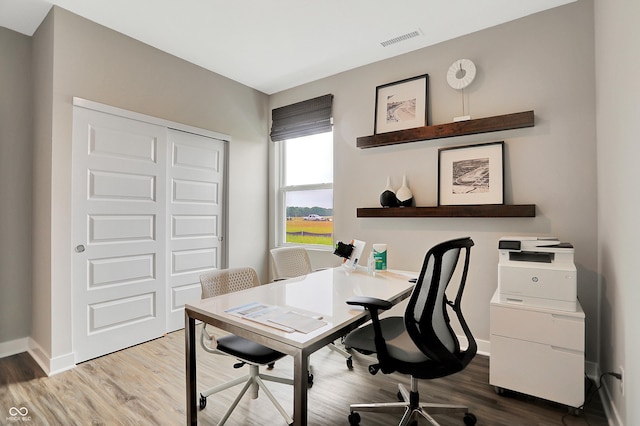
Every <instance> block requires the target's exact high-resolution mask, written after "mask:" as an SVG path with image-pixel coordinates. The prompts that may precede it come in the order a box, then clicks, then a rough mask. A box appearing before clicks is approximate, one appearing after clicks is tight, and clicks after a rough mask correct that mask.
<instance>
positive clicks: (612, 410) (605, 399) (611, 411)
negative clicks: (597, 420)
mask: <svg viewBox="0 0 640 426" xmlns="http://www.w3.org/2000/svg"><path fill="white" fill-rule="evenodd" d="M589 364H591V365H589ZM587 365H589V366H588V368H590V373H587V374H588V376H589V377H590V378H591V379H592V380H593V381H594V383H595V384H596V386H598V385H599V383H598V380H599V379H600V375H601V374H602V370H600V365H598V364H597V363H595V362H587ZM587 371H589V370H587ZM598 396H599V397H600V400H601V401H602V408H603V409H604V414H605V416H606V417H607V423H608V424H609V426H624V422H623V421H622V419H621V418H620V413H618V410H617V409H616V406H615V404H614V403H613V398H612V397H611V392H610V391H609V387H608V386H607V382H604V383H603V384H602V387H601V388H600V392H598Z"/></svg>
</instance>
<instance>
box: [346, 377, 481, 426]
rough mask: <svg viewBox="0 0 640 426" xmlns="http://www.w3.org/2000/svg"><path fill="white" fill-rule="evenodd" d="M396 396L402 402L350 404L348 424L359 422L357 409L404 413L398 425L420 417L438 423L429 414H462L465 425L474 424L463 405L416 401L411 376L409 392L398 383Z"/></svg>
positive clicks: (415, 381)
mask: <svg viewBox="0 0 640 426" xmlns="http://www.w3.org/2000/svg"><path fill="white" fill-rule="evenodd" d="M398 397H399V398H400V397H401V398H402V399H403V400H404V402H386V403H371V404H351V405H350V406H349V408H350V409H351V414H350V415H349V424H350V425H357V424H359V423H360V415H359V414H358V411H368V412H378V413H404V414H403V415H402V418H401V419H400V423H398V426H408V425H410V424H411V423H412V422H414V421H418V419H419V418H420V417H422V418H423V419H425V420H427V421H428V422H429V423H430V424H432V425H434V426H438V425H439V423H438V422H437V421H436V420H435V419H434V418H433V417H431V414H452V413H461V414H464V424H465V425H475V424H476V417H475V416H474V415H473V414H471V413H469V409H468V408H467V407H465V406H463V405H450V404H435V403H420V402H418V380H417V379H414V378H411V393H409V392H407V389H406V388H405V387H404V386H403V385H401V384H399V385H398Z"/></svg>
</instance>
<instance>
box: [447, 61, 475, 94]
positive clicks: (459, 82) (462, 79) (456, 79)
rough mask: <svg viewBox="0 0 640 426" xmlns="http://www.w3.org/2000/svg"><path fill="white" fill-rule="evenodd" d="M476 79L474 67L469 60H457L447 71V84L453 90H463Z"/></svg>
mask: <svg viewBox="0 0 640 426" xmlns="http://www.w3.org/2000/svg"><path fill="white" fill-rule="evenodd" d="M475 77H476V66H475V65H474V64H473V62H471V61H470V60H469V59H458V60H457V61H455V62H454V63H453V64H451V66H450V67H449V71H447V83H449V86H451V87H453V88H454V89H464V88H465V87H467V86H468V85H470V84H471V82H472V81H473V79H474V78H475Z"/></svg>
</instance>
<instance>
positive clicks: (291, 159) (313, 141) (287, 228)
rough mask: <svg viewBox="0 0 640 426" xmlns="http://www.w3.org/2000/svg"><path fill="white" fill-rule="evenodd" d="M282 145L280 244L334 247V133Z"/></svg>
mask: <svg viewBox="0 0 640 426" xmlns="http://www.w3.org/2000/svg"><path fill="white" fill-rule="evenodd" d="M278 144H279V145H280V162H279V163H280V185H279V196H278V199H279V202H278V205H279V209H278V210H279V211H278V212H277V214H276V217H277V220H278V222H279V226H276V229H278V230H279V234H280V235H278V237H277V240H278V244H279V245H282V244H311V245H321V246H333V132H325V133H320V134H315V135H311V136H302V137H299V138H292V139H287V140H284V141H280V142H278Z"/></svg>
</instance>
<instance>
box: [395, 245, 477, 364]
mask: <svg viewBox="0 0 640 426" xmlns="http://www.w3.org/2000/svg"><path fill="white" fill-rule="evenodd" d="M473 245H474V243H473V240H472V239H471V238H468V237H466V238H459V239H455V240H450V241H445V242H443V243H440V244H438V245H436V246H434V247H432V248H431V249H430V250H429V251H428V252H427V254H426V256H425V259H424V263H423V265H422V270H421V271H420V277H419V278H418V280H417V282H416V286H415V288H414V290H413V293H412V294H411V297H410V299H409V303H408V305H407V309H406V311H405V316H404V321H405V326H406V328H407V332H408V333H409V336H410V337H411V339H412V340H413V342H414V343H415V344H416V346H417V347H418V348H420V350H421V351H422V352H423V353H424V354H425V355H427V356H428V357H429V358H431V359H433V360H436V361H438V362H440V363H442V364H443V365H444V366H443V372H444V371H449V372H450V371H452V370H453V371H456V370H461V369H462V368H464V367H465V366H466V365H467V364H468V363H469V362H470V361H471V359H472V358H473V357H474V356H475V354H476V351H477V345H476V342H475V339H474V338H473V335H472V334H471V331H470V329H469V327H468V326H467V323H466V321H465V319H464V317H463V315H462V310H461V308H460V304H461V302H462V293H463V291H464V287H465V283H466V280H467V272H468V270H469V255H470V253H471V247H472V246H473ZM462 251H464V264H463V267H462V271H461V278H460V284H459V286H458V290H457V293H456V298H455V300H453V301H449V300H448V299H447V295H446V293H445V291H446V289H447V286H448V285H449V283H450V281H451V278H452V277H453V275H454V272H455V270H456V268H457V266H458V264H459V263H460V262H459V260H460V253H461V252H462ZM448 309H451V310H452V311H453V312H454V313H455V315H456V317H457V320H458V322H459V324H460V326H461V327H462V329H463V331H464V333H465V336H466V338H467V340H468V347H467V349H466V350H465V351H462V352H461V351H460V342H459V341H458V338H457V336H456V334H455V332H454V331H453V329H452V328H451V325H450V320H449V313H448V312H447V310H448Z"/></svg>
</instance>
